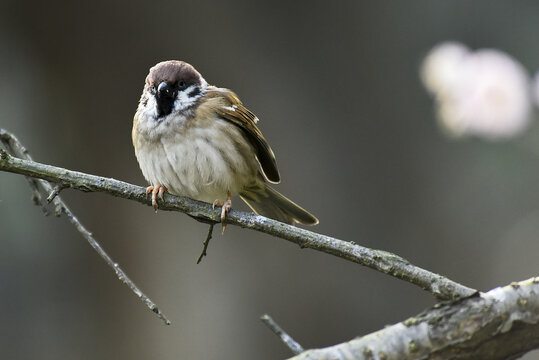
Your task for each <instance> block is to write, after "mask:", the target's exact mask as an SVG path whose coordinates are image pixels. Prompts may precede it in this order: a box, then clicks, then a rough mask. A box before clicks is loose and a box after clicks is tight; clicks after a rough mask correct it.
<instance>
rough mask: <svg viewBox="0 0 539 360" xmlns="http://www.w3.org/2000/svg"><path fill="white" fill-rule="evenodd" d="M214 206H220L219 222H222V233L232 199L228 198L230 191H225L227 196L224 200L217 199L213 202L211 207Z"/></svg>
mask: <svg viewBox="0 0 539 360" xmlns="http://www.w3.org/2000/svg"><path fill="white" fill-rule="evenodd" d="M216 206H221V224H223V232H222V234H224V233H225V230H226V216H227V215H228V213H229V212H230V210H231V209H232V200H231V199H230V191H228V192H227V198H226V201H225V202H222V201H221V200H219V199H217V200H215V201H214V202H213V206H212V207H213V208H214V209H215V207H216Z"/></svg>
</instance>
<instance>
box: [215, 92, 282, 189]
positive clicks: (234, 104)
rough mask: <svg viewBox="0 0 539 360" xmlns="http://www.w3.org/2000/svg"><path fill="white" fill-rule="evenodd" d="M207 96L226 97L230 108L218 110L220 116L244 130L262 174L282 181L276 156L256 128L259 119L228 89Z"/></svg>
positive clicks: (272, 180) (270, 179) (276, 181)
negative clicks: (254, 150)
mask: <svg viewBox="0 0 539 360" xmlns="http://www.w3.org/2000/svg"><path fill="white" fill-rule="evenodd" d="M207 96H209V97H214V96H220V97H224V98H225V100H226V102H227V103H228V104H227V105H228V106H224V107H221V108H219V109H218V110H217V113H218V114H219V116H220V117H221V118H223V119H225V120H227V121H230V122H231V123H233V124H234V125H236V126H238V127H239V128H240V129H242V130H243V132H244V133H245V135H246V136H247V139H249V141H250V142H251V145H253V146H254V148H255V149H256V158H257V159H258V162H259V163H260V167H261V168H262V172H263V173H264V176H265V177H266V179H268V180H269V181H271V182H273V183H278V182H279V181H280V180H281V176H280V175H279V170H278V169H277V163H276V161H275V155H274V154H273V151H272V150H271V148H270V146H269V144H268V143H267V141H266V139H264V136H263V135H262V132H260V130H259V129H258V127H257V126H256V122H257V121H258V118H257V117H256V115H255V114H253V113H252V112H251V111H250V110H249V109H247V108H246V107H245V106H243V105H242V103H241V101H240V99H239V98H238V96H237V95H236V94H234V92H232V91H231V90H228V89H215V90H213V91H212V92H208V94H207Z"/></svg>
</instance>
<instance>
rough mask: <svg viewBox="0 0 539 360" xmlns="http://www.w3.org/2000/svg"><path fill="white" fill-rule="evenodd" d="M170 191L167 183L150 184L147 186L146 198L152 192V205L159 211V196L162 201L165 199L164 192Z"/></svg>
mask: <svg viewBox="0 0 539 360" xmlns="http://www.w3.org/2000/svg"><path fill="white" fill-rule="evenodd" d="M167 191H168V189H167V187H166V186H165V185H156V186H148V187H147V188H146V198H148V196H149V195H150V193H151V194H152V206H153V208H154V209H155V212H157V209H158V208H159V206H158V205H157V198H159V199H161V201H164V199H163V194H164V193H166V192H167Z"/></svg>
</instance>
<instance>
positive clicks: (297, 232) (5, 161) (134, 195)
mask: <svg viewBox="0 0 539 360" xmlns="http://www.w3.org/2000/svg"><path fill="white" fill-rule="evenodd" d="M0 131H1V130H0ZM0 170H3V171H9V172H13V173H17V174H21V175H26V176H31V177H37V178H41V179H44V180H47V181H51V182H54V183H58V184H61V185H63V186H66V187H70V188H73V189H78V190H82V191H98V192H105V193H108V194H111V195H114V196H117V197H121V198H124V199H130V200H135V201H138V202H140V203H142V204H146V205H150V206H151V201H150V200H148V199H146V190H145V188H143V187H140V186H136V185H132V184H128V183H126V182H123V181H118V180H115V179H111V178H105V177H100V176H95V175H90V174H85V173H81V172H77V171H71V170H67V169H64V168H59V167H55V166H51V165H46V164H41V163H36V162H33V161H29V160H23V159H18V158H14V157H12V156H10V155H9V154H7V153H5V152H4V153H2V152H0ZM159 209H160V210H173V211H181V212H183V213H186V214H187V215H189V216H191V217H193V218H195V219H197V220H199V221H201V222H204V223H218V222H220V221H221V218H220V217H221V214H220V210H219V209H217V210H214V209H212V206H211V205H210V204H207V203H204V202H200V201H196V200H192V199H189V198H186V197H182V196H175V195H171V194H165V196H164V201H161V202H160V204H159ZM227 224H230V225H237V226H241V227H243V228H247V229H252V230H256V231H260V232H263V233H266V234H269V235H274V236H277V237H280V238H282V239H285V240H288V241H291V242H293V243H295V244H297V245H299V246H300V247H302V248H310V249H314V250H318V251H322V252H325V253H327V254H331V255H335V256H338V257H340V258H342V259H345V260H348V261H352V262H355V263H357V264H361V265H364V266H367V267H370V268H371V269H374V270H377V271H380V272H383V273H385V274H388V275H391V276H394V277H396V278H398V279H401V280H405V281H407V282H410V283H412V284H415V285H417V286H419V287H421V288H422V289H424V290H426V291H429V292H430V293H432V294H433V295H435V296H436V297H437V298H439V299H442V300H455V299H460V298H463V297H468V296H471V295H474V294H476V293H477V290H475V289H471V288H469V287H467V286H464V285H461V284H459V283H456V282H454V281H452V280H450V279H448V278H446V277H443V276H441V275H439V274H435V273H432V272H430V271H428V270H425V269H422V268H420V267H418V266H415V265H413V264H411V263H410V262H409V261H407V260H406V259H403V258H402V257H400V256H397V255H395V254H392V253H389V252H386V251H382V250H376V249H370V248H366V247H363V246H360V245H357V244H355V243H354V242H347V241H343V240H339V239H336V238H333V237H329V236H326V235H321V234H317V233H314V232H312V231H308V230H305V229H301V228H298V227H295V226H291V225H287V224H284V223H282V222H279V221H276V220H272V219H268V218H266V217H264V216H261V215H257V214H254V213H246V212H241V211H237V210H231V211H230V213H229V214H228V215H227Z"/></svg>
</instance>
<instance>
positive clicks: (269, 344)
mask: <svg viewBox="0 0 539 360" xmlns="http://www.w3.org/2000/svg"><path fill="white" fill-rule="evenodd" d="M538 11H539V3H537V2H535V1H518V2H500V1H488V2H487V1H474V2H467V1H432V0H429V1H414V2H403V1H377V2H374V1H372V2H363V1H339V2H333V3H330V2H319V1H318V2H317V1H315V2H312V1H309V2H294V3H293V4H289V5H281V4H279V3H276V2H255V1H245V2H226V3H225V2H203V1H200V2H195V1H189V2H187V1H183V2H180V1H175V2H150V1H124V2H115V3H112V4H108V3H107V2H100V1H94V2H80V3H79V2H65V3H52V2H46V3H44V2H39V3H38V2H36V3H31V2H22V1H9V0H8V1H6V0H4V1H2V3H1V5H0V48H1V52H0V126H1V127H4V128H6V129H8V130H10V131H12V132H14V133H15V134H17V136H18V137H19V138H20V139H21V140H22V141H23V143H24V144H26V145H27V147H28V148H29V149H30V150H31V153H32V154H33V156H34V158H35V159H36V160H39V161H42V162H45V163H50V164H54V165H58V166H62V167H66V168H69V169H74V170H79V171H84V172H88V173H93V174H99V175H103V176H108V177H114V178H117V179H121V180H124V181H128V182H132V183H136V184H140V185H145V182H144V179H143V177H142V175H141V173H140V170H139V168H138V164H137V162H136V159H135V156H134V153H133V149H132V145H131V138H130V132H131V126H132V116H133V114H134V111H135V108H136V105H137V102H138V98H139V96H140V92H141V90H142V86H143V81H144V77H145V76H146V73H147V70H148V68H149V67H150V66H152V65H153V64H155V63H156V62H158V61H161V60H166V59H182V60H186V61H188V62H190V63H192V64H193V65H194V66H195V67H196V68H197V69H198V70H199V71H200V72H201V73H202V74H203V75H204V76H205V78H206V79H207V80H208V81H209V82H210V83H212V84H216V85H219V86H223V87H229V88H232V89H234V90H235V91H236V92H237V93H238V94H239V95H240V97H241V98H242V100H243V101H244V103H245V104H246V105H247V106H248V107H249V108H250V109H251V110H252V111H254V112H255V113H256V114H257V115H258V116H259V117H260V118H261V122H260V127H261V129H262V131H263V132H264V134H265V136H266V138H267V139H268V141H269V142H270V144H272V147H273V149H274V150H275V153H276V155H277V160H278V165H279V168H280V171H281V175H282V178H283V181H282V184H281V185H279V186H278V190H279V191H282V192H283V193H284V194H286V195H288V196H289V197H291V198H292V199H294V200H295V201H297V202H298V203H299V204H301V205H303V206H304V207H306V208H307V209H309V210H311V211H312V212H313V213H314V214H316V215H317V216H318V217H319V219H320V225H319V226H317V227H316V228H315V229H314V230H315V231H317V232H321V233H324V234H328V235H332V236H335V237H338V238H341V239H346V240H353V241H356V242H357V243H359V244H361V245H364V246H368V247H374V248H379V249H384V250H388V251H391V252H394V253H397V254H399V255H402V256H404V257H405V258H407V259H409V260H410V261H412V262H414V263H416V264H418V265H420V266H422V267H425V268H427V269H430V270H432V271H435V272H439V273H441V274H444V275H446V276H448V277H450V278H452V279H454V280H456V281H459V282H462V283H464V284H466V285H468V286H471V287H476V288H478V289H481V290H488V289H490V288H492V287H495V286H498V285H503V284H506V283H508V282H510V281H513V280H522V279H525V278H528V277H531V276H533V275H537V274H538V272H537V251H538V250H539V245H538V242H537V233H538V230H539V158H538V156H537V153H538V151H537V150H538V149H539V130H538V129H537V126H536V125H533V126H532V127H531V129H530V130H529V131H528V132H527V133H526V134H525V135H524V136H523V137H521V138H519V139H516V140H513V141H510V142H503V143H492V142H485V141H482V140H477V139H464V140H461V141H455V140H451V139H448V138H447V137H445V136H444V134H443V133H442V132H441V131H440V130H439V128H438V126H437V124H436V122H435V117H434V112H433V108H432V101H431V99H430V98H429V96H428V95H427V94H426V92H425V91H424V89H423V88H422V86H421V83H420V81H419V77H418V68H419V65H420V63H421V60H422V58H423V56H424V55H425V54H426V52H427V51H428V50H429V49H430V48H431V47H432V46H434V45H435V44H436V43H438V42H439V41H443V40H460V41H462V42H464V43H466V44H467V45H469V46H471V47H473V48H477V47H495V48H499V49H502V50H504V51H507V52H508V53H509V54H511V55H513V56H514V57H516V58H517V59H519V61H521V62H522V64H523V65H524V66H525V67H526V68H527V69H528V71H529V72H530V73H533V72H534V71H535V70H536V69H537V68H539V43H538V42H537V34H538V33H539V12H538ZM62 195H63V197H64V199H65V200H66V201H67V202H68V204H69V205H70V206H71V207H72V209H73V210H74V212H75V213H76V214H77V215H78V217H79V218H80V220H81V221H82V222H83V223H84V224H85V225H86V226H87V227H88V228H89V229H90V230H91V231H92V232H93V233H94V235H95V236H96V237H97V239H98V240H99V241H100V242H101V244H102V245H103V246H104V247H105V249H106V250H107V251H109V253H110V254H111V255H112V257H113V258H114V259H115V260H116V261H118V262H119V263H120V264H121V265H122V266H123V267H124V269H125V270H126V271H127V273H128V274H129V275H130V276H131V277H132V278H133V280H134V281H135V282H136V283H137V284H138V285H139V286H140V287H141V288H142V289H143V290H144V291H145V292H146V293H147V294H148V295H150V297H152V299H154V300H155V301H156V302H157V303H158V304H159V305H160V307H161V308H162V309H163V310H164V311H165V313H166V314H167V315H168V316H169V317H170V318H171V320H172V321H173V325H172V326H169V327H167V326H164V325H162V323H161V322H160V321H159V320H158V319H157V318H156V317H155V316H154V314H152V313H151V312H150V311H148V310H147V309H146V308H145V307H144V306H143V305H142V304H141V303H140V302H139V300H138V299H136V298H135V297H134V296H133V295H132V294H131V293H130V291H129V290H128V289H127V288H126V287H125V286H124V285H122V284H121V283H120V282H118V281H117V279H116V278H115V276H114V274H113V273H112V271H111V270H110V269H109V268H107V267H106V265H105V264H104V262H103V261H102V260H101V259H100V258H99V257H98V256H97V255H96V253H95V252H94V251H93V250H92V249H91V248H90V247H89V246H88V244H87V243H85V241H84V240H83V239H82V238H81V237H80V236H79V234H78V233H77V232H76V231H75V230H74V229H73V228H72V227H71V226H70V225H69V224H68V223H67V220H66V219H63V218H59V219H57V218H54V217H44V216H42V214H41V212H40V210H39V208H37V207H35V206H33V205H32V203H31V201H30V192H29V190H28V188H27V185H26V183H25V181H24V179H23V178H22V177H20V176H17V175H12V174H6V173H0V227H1V231H0V240H1V242H0V244H1V248H2V250H1V251H0V295H1V297H0V319H1V322H0V324H1V325H0V352H1V353H2V357H3V358H11V359H30V358H40V359H58V358H78V359H118V358H123V359H147V358H153V359H223V358H237V359H252V358H259V359H276V358H284V357H286V356H288V355H289V352H288V351H287V349H286V348H284V346H283V345H282V344H281V343H279V341H278V340H277V338H276V337H274V336H273V335H272V334H271V333H270V332H269V330H268V329H266V328H265V327H264V326H263V325H262V324H261V323H260V322H259V320H258V317H259V316H260V315H261V314H263V313H265V312H267V313H269V314H271V315H272V316H273V317H274V318H275V319H276V320H277V321H278V322H279V323H280V324H281V325H282V326H283V327H284V328H285V329H287V330H288V331H289V332H290V333H291V334H292V335H293V336H294V337H295V338H296V339H297V340H298V341H299V342H300V343H301V344H302V345H304V346H305V347H308V348H309V347H322V346H328V345H332V344H335V343H338V342H342V341H345V340H348V339H351V338H353V337H355V336H358V335H362V334H366V333H368V332H371V331H374V330H377V329H380V328H382V327H383V326H385V325H386V324H391V323H394V322H398V321H401V320H403V319H405V318H406V317H408V316H412V315H414V314H416V313H418V312H420V311H422V310H423V309H425V308H427V307H429V306H431V305H433V304H434V303H435V300H434V299H433V297H432V296H431V295H429V294H428V293H425V292H424V291H423V290H421V289H419V288H417V287H415V286H413V285H410V284H408V283H404V282H401V281H398V280H395V279H393V278H391V277H388V276H386V275H383V274H379V273H376V272H374V271H372V270H369V269H366V268H363V267H361V266H359V265H355V264H352V263H348V262H346V261H344V260H340V259H338V258H334V257H331V256H329V255H325V254H321V253H317V252H314V251H312V250H301V249H299V248H298V247H297V246H295V245H292V244H289V243H287V242H286V241H283V240H280V239H277V238H273V237H270V236H267V235H263V234H259V233H255V232H251V231H247V230H241V229H239V228H235V227H232V226H231V227H229V228H228V230H227V232H226V234H225V235H224V236H215V239H214V240H213V242H212V243H211V245H210V249H209V256H208V257H207V258H206V259H205V260H204V261H203V262H202V263H201V264H200V265H196V264H195V261H196V259H197V257H198V255H199V253H200V251H201V243H202V240H203V238H204V236H205V234H206V226H205V225H203V224H200V223H197V222H195V221H194V220H192V219H191V218H189V217H187V216H185V215H183V214H179V213H167V212H159V213H158V214H157V215H155V214H154V213H153V211H152V209H151V208H149V207H144V206H141V205H139V204H137V203H134V202H130V201H126V200H121V199H117V198H113V197H111V196H108V195H103V194H91V193H90V194H86V193H80V192H76V191H70V190H67V191H64V192H63V193H62ZM235 206H236V208H243V209H244V207H243V206H242V205H240V201H236V202H235ZM216 235H217V232H216ZM528 358H529V359H531V358H532V356H531V355H528Z"/></svg>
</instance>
